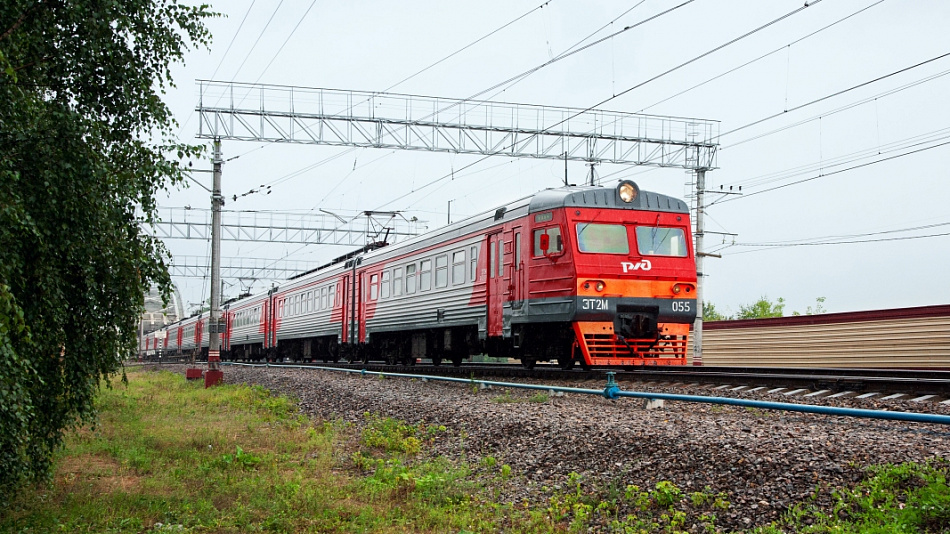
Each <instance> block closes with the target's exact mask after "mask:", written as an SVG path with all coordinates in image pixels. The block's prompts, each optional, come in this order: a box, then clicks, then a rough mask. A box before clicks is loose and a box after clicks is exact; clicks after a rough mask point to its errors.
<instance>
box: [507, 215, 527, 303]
mask: <svg viewBox="0 0 950 534" xmlns="http://www.w3.org/2000/svg"><path fill="white" fill-rule="evenodd" d="M521 233H522V232H521V227H520V226H515V227H514V228H512V231H511V266H510V267H509V268H508V269H509V273H510V274H511V280H510V281H509V287H510V288H511V295H510V296H509V300H510V301H512V303H511V305H512V307H513V308H515V309H519V308H521V306H522V305H523V304H524V299H525V294H524V291H525V290H524V283H525V272H524V262H523V257H522V253H521V239H522V236H521Z"/></svg>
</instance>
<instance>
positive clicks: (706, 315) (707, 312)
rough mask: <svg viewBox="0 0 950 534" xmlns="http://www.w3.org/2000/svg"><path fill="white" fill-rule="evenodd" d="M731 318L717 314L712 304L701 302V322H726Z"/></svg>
mask: <svg viewBox="0 0 950 534" xmlns="http://www.w3.org/2000/svg"><path fill="white" fill-rule="evenodd" d="M729 319H732V317H730V316H728V315H725V314H723V313H719V310H717V309H716V305H715V304H713V303H712V302H703V321H728V320H729Z"/></svg>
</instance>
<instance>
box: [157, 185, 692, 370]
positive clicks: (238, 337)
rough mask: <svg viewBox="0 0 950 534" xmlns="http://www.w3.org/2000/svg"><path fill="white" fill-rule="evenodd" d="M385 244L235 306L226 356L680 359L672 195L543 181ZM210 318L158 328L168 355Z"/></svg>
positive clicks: (679, 267)
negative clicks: (523, 193) (501, 202)
mask: <svg viewBox="0 0 950 534" xmlns="http://www.w3.org/2000/svg"><path fill="white" fill-rule="evenodd" d="M383 245H385V244H384V243H382V244H374V245H371V246H367V247H365V248H364V249H362V250H359V251H356V252H353V253H350V254H347V255H346V256H342V257H340V258H337V259H336V260H334V261H333V262H330V263H329V264H327V265H326V266H323V267H321V268H319V269H316V270H315V271H313V272H310V273H305V274H304V275H301V276H298V277H296V278H294V279H292V280H289V281H287V282H285V283H284V284H282V285H281V286H280V287H274V288H272V289H270V290H269V291H267V292H266V293H262V294H258V295H254V296H247V297H244V298H241V299H238V300H236V301H233V302H230V303H228V304H227V305H226V306H225V307H224V310H223V317H224V320H225V323H226V328H225V332H224V333H223V334H222V358H223V359H245V360H257V359H265V358H266V359H294V360H300V359H303V360H315V359H321V360H323V361H329V360H333V361H337V360H338V359H339V358H340V357H341V356H342V357H346V358H348V359H349V360H351V361H355V360H362V361H370V360H384V361H387V362H389V363H404V364H412V363H415V362H416V361H418V360H419V359H422V358H426V359H429V360H431V361H432V363H433V364H436V365H439V364H441V363H442V362H443V361H451V362H452V363H453V364H455V365H459V364H460V363H461V362H462V360H463V359H465V358H466V357H469V356H471V355H475V354H486V355H488V356H491V357H502V358H514V359H517V360H520V361H521V362H522V364H523V365H525V366H526V367H532V366H533V365H534V364H535V363H536V362H538V361H552V360H553V361H557V362H558V363H559V364H560V365H561V366H562V367H564V368H571V367H573V366H574V365H575V364H577V363H580V364H581V365H584V366H590V365H607V366H618V365H619V366H635V365H684V364H685V363H686V355H687V346H688V338H689V328H690V325H691V324H692V323H693V321H694V319H695V316H696V294H695V292H696V268H695V259H694V255H693V245H692V238H691V235H690V219H689V207H688V206H687V205H686V204H685V203H684V202H683V201H681V200H679V199H675V198H672V197H668V196H664V195H660V194H657V193H652V192H646V191H640V190H639V188H638V187H637V186H636V184H634V183H633V182H630V181H623V182H621V183H620V184H619V185H618V186H617V187H615V188H605V187H586V186H584V187H576V186H570V187H561V188H556V189H548V190H545V191H541V192H539V193H537V194H535V195H532V196H529V197H526V198H523V199H521V200H518V201H515V202H512V203H510V204H507V205H505V206H501V207H499V208H497V209H495V210H492V211H490V212H487V213H484V214H481V215H478V216H474V217H470V218H468V219H465V220H463V221H460V222H458V223H455V224H452V225H449V226H446V227H443V228H440V229H438V230H436V231H434V232H431V233H429V234H426V235H423V236H419V237H416V238H413V239H411V240H408V241H405V242H402V243H399V244H397V245H390V246H383ZM206 324H207V314H204V315H201V316H198V317H192V318H189V319H185V320H183V321H181V322H180V323H177V324H176V325H170V326H169V327H166V329H165V330H166V331H167V335H166V340H168V347H169V352H172V353H178V354H189V353H195V354H200V355H201V356H206V354H207V347H208V336H207V335H206V334H205V332H204V330H205V326H206ZM176 340H177V341H176Z"/></svg>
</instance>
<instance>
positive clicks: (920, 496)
mask: <svg viewBox="0 0 950 534" xmlns="http://www.w3.org/2000/svg"><path fill="white" fill-rule="evenodd" d="M948 477H950V464H948V463H947V461H946V460H943V459H936V460H932V461H929V462H927V463H926V464H923V465H921V464H917V463H912V462H908V463H903V464H899V465H890V464H885V465H880V466H873V467H871V468H869V469H868V472H867V477H866V479H865V480H864V481H863V482H861V483H860V484H858V486H857V487H855V488H853V489H841V490H834V491H832V492H831V498H832V506H831V509H830V510H824V509H821V508H819V507H818V506H817V505H815V504H812V503H805V504H798V505H796V506H795V507H793V508H792V509H791V510H789V512H788V513H787V514H785V516H784V518H783V520H782V522H781V523H779V524H773V525H771V526H770V527H766V528H762V529H759V530H757V532H759V533H760V534H767V533H774V532H782V531H787V529H791V530H794V531H795V532H805V533H830V532H841V533H855V534H857V533H879V534H884V533H902V532H906V533H911V532H914V533H916V532H948V531H950V487H948V485H947V481H948Z"/></svg>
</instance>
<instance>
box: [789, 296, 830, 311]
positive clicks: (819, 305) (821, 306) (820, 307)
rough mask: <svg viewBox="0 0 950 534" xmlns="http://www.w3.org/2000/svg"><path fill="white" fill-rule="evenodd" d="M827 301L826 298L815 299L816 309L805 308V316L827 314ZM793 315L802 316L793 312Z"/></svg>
mask: <svg viewBox="0 0 950 534" xmlns="http://www.w3.org/2000/svg"><path fill="white" fill-rule="evenodd" d="M825 300H827V299H826V297H818V298H816V299H815V307H814V308H812V307H811V306H808V307H807V308H805V315H819V314H822V313H825ZM792 315H801V313H799V312H797V311H796V312H792Z"/></svg>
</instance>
